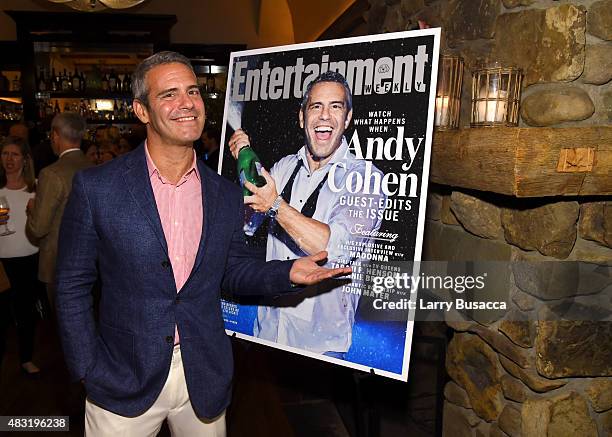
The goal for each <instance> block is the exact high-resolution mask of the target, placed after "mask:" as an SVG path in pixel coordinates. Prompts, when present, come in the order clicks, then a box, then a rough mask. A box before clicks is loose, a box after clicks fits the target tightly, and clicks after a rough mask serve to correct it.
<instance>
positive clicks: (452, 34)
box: [444, 0, 501, 46]
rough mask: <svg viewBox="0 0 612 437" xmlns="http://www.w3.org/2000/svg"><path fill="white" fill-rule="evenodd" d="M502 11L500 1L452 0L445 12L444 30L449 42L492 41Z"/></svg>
mask: <svg viewBox="0 0 612 437" xmlns="http://www.w3.org/2000/svg"><path fill="white" fill-rule="evenodd" d="M500 11H501V1H500V0H451V1H450V2H449V3H448V5H447V7H446V11H445V16H446V17H447V22H446V26H445V28H444V29H445V30H446V32H447V36H448V38H449V40H451V41H454V42H458V41H467V40H475V39H481V38H485V39H490V38H493V35H494V29H495V19H496V18H497V16H498V14H499V12H500ZM452 45H453V46H454V45H455V43H453V44H452Z"/></svg>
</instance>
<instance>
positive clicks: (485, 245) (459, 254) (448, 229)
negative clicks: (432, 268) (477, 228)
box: [423, 220, 512, 296]
mask: <svg viewBox="0 0 612 437" xmlns="http://www.w3.org/2000/svg"><path fill="white" fill-rule="evenodd" d="M423 243H424V245H423V254H424V257H423V259H424V260H428V261H481V260H482V261H510V259H511V257H512V248H511V246H510V245H508V244H506V243H503V242H500V241H493V240H486V239H483V238H479V237H476V236H474V235H471V234H469V233H468V232H466V231H464V230H463V229H462V228H461V227H457V226H445V225H443V224H441V223H439V222H435V221H431V220H428V221H427V222H426V224H425V236H424V239H423ZM500 264H501V263H500ZM508 270H509V269H508ZM509 275H510V270H509V273H508V276H504V277H502V278H499V279H500V283H499V284H495V285H500V286H501V285H503V284H504V283H505V284H506V286H505V287H504V288H505V289H508V284H509V280H510V278H509ZM489 276H493V275H489ZM495 280H496V278H491V277H489V278H487V282H488V281H491V282H492V283H493V282H494V281H495ZM505 295H506V296H507V293H506V294H505Z"/></svg>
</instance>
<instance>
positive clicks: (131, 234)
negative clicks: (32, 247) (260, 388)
mask: <svg viewBox="0 0 612 437" xmlns="http://www.w3.org/2000/svg"><path fill="white" fill-rule="evenodd" d="M198 170H199V172H200V176H201V177H200V179H201V183H202V203H203V214H204V217H203V224H202V238H201V241H200V245H199V249H198V253H197V256H196V260H195V264H194V267H193V270H192V272H191V275H190V277H189V279H188V280H187V282H186V284H185V285H184V287H183V288H182V289H181V290H180V291H179V292H178V293H177V290H176V286H175V282H174V276H173V274H172V266H171V264H170V262H169V259H168V249H167V244H166V240H165V238H164V232H163V229H162V225H161V221H160V218H159V215H158V213H157V207H156V204H155V197H154V195H153V190H152V188H151V183H150V179H149V175H148V172H147V164H146V157H145V150H144V145H141V146H140V147H138V148H137V149H136V150H134V151H133V152H131V153H128V154H127V155H124V156H121V157H119V158H116V159H114V160H113V161H110V162H109V163H107V164H104V165H102V166H99V167H95V168H91V169H88V170H85V171H83V172H80V173H77V175H76V176H75V178H74V183H73V188H72V193H71V195H70V199H69V201H68V204H67V206H66V209H65V212H64V219H63V221H62V226H61V231H60V239H59V240H60V241H59V254H58V262H57V312H58V319H59V327H60V335H61V338H62V344H63V347H64V354H65V358H66V362H67V364H68V367H69V369H70V372H71V374H72V376H73V377H74V378H75V379H76V380H79V379H84V380H85V386H86V389H87V394H88V396H89V398H90V399H91V400H92V401H93V402H94V403H96V404H98V405H100V406H102V407H104V408H105V409H107V410H109V411H112V412H115V413H117V414H121V415H123V416H136V415H139V414H141V413H143V412H145V411H146V410H147V409H148V408H149V407H150V406H151V405H152V404H153V402H154V401H155V400H156V399H157V397H158V395H159V393H160V392H161V390H162V387H163V385H164V382H165V381H166V377H167V375H168V372H169V369H170V362H171V359H172V349H173V343H174V327H175V325H176V326H178V331H179V334H180V341H181V346H180V347H181V354H182V357H183V365H184V368H185V378H186V380H187V387H188V390H189V395H190V398H191V402H192V405H193V408H194V410H195V412H196V414H197V415H198V416H199V417H203V418H212V417H216V416H217V415H219V414H220V413H221V412H222V411H223V410H224V409H225V408H226V407H227V406H228V404H229V402H230V392H231V379H232V374H233V362H232V352H231V344H230V341H229V338H228V337H227V335H226V333H225V329H224V324H223V319H222V313H221V306H220V300H219V294H220V289H221V288H223V289H224V290H227V291H230V292H232V293H241V294H261V295H264V294H266V295H271V294H279V293H280V292H284V291H289V290H291V284H290V282H289V270H290V269H291V265H292V263H291V262H287V261H272V262H268V263H264V262H263V261H261V260H256V259H252V258H250V257H249V255H248V254H247V252H246V251H245V247H244V234H243V230H242V227H243V220H244V219H243V217H244V215H243V214H244V213H243V199H242V193H241V190H240V189H239V188H238V187H237V186H236V185H235V184H232V183H231V182H229V181H227V180H226V179H224V178H222V177H221V176H219V175H217V174H216V173H214V172H213V171H212V170H210V169H209V168H207V166H206V165H204V164H203V163H202V162H200V161H198ZM98 271H99V274H100V279H101V283H102V293H101V302H100V320H99V325H98V326H96V324H95V323H94V319H93V314H92V296H91V287H92V285H93V283H94V281H95V280H96V277H97V274H98Z"/></svg>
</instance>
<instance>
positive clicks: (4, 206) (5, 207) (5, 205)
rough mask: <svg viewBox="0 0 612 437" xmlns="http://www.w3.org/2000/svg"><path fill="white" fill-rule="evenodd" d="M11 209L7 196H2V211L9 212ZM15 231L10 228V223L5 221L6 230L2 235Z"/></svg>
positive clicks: (0, 208)
mask: <svg viewBox="0 0 612 437" xmlns="http://www.w3.org/2000/svg"><path fill="white" fill-rule="evenodd" d="M10 210H11V207H10V205H9V203H8V199H7V198H6V197H4V196H0V213H2V214H8V213H9V211H10ZM14 233H15V231H11V230H10V229H9V228H8V223H5V224H4V232H2V233H1V234H0V236H5V235H11V234H14Z"/></svg>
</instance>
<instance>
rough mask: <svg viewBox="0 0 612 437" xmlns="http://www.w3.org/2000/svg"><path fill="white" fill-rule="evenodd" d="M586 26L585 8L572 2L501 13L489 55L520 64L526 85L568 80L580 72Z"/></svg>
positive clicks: (576, 76) (571, 79)
mask: <svg viewBox="0 0 612 437" xmlns="http://www.w3.org/2000/svg"><path fill="white" fill-rule="evenodd" d="M585 30H586V13H585V10H584V8H582V7H576V6H574V5H571V4H563V5H560V6H556V7H552V8H548V9H529V10H523V11H520V12H515V13H508V14H502V15H500V16H499V18H498V19H497V22H496V24H495V35H496V38H495V47H494V49H493V54H492V56H491V59H495V60H498V61H499V62H500V63H503V64H506V65H517V66H519V67H521V68H522V69H523V71H524V73H525V78H524V85H525V86H529V85H531V84H534V83H538V82H571V81H573V80H575V79H576V78H578V77H579V76H580V75H581V74H582V70H583V66H584V46H585V41H586V39H585Z"/></svg>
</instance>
